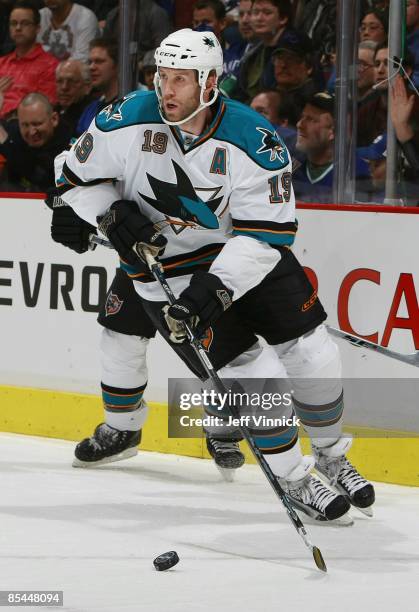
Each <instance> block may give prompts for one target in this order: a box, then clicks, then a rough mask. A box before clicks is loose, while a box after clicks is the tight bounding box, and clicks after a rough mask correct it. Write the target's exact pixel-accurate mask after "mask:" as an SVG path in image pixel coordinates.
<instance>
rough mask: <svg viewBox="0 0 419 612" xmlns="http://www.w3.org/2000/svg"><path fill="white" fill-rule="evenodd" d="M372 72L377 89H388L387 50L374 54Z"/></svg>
mask: <svg viewBox="0 0 419 612" xmlns="http://www.w3.org/2000/svg"><path fill="white" fill-rule="evenodd" d="M374 72H375V82H376V83H377V89H381V90H383V89H388V81H387V79H388V49H380V50H379V51H377V53H376V54H375V60H374ZM381 81H383V82H381ZM378 83H379V85H378Z"/></svg>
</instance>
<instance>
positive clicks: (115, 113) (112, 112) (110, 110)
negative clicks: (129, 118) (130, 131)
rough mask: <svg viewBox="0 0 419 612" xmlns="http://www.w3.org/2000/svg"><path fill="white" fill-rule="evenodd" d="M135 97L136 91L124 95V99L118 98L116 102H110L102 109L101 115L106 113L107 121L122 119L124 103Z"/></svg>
mask: <svg viewBox="0 0 419 612" xmlns="http://www.w3.org/2000/svg"><path fill="white" fill-rule="evenodd" d="M134 97H135V93H133V94H131V95H129V96H124V97H123V98H122V100H117V101H116V102H115V103H114V104H108V106H105V108H104V109H103V110H101V111H100V113H99V115H105V116H106V121H111V120H112V119H113V120H114V121H122V119H123V115H122V109H123V107H124V104H126V103H127V102H128V100H131V98H134Z"/></svg>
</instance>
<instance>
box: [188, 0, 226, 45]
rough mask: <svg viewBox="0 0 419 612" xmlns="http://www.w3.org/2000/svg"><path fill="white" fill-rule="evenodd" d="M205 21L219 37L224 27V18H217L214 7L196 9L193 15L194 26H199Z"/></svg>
mask: <svg viewBox="0 0 419 612" xmlns="http://www.w3.org/2000/svg"><path fill="white" fill-rule="evenodd" d="M202 23H204V24H205V25H208V26H209V27H210V28H211V29H212V31H213V32H214V34H215V35H216V37H217V38H219V37H220V34H221V32H222V30H223V29H224V25H225V23H224V19H217V17H216V15H215V11H214V9H213V8H210V7H207V8H202V9H194V11H193V16H192V26H193V27H194V28H196V27H198V26H199V25H200V24H202Z"/></svg>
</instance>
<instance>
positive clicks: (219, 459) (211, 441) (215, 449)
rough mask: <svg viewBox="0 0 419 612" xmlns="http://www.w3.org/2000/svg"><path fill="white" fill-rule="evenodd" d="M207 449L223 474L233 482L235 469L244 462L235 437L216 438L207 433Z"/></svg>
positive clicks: (226, 479) (227, 480) (224, 477)
mask: <svg viewBox="0 0 419 612" xmlns="http://www.w3.org/2000/svg"><path fill="white" fill-rule="evenodd" d="M205 435H206V440H207V449H208V452H209V454H210V455H211V457H212V458H213V459H214V462H215V465H216V466H217V468H218V470H219V472H220V474H221V476H222V477H223V479H224V480H225V481H226V482H233V480H234V474H235V470H237V469H238V468H240V467H241V466H242V465H243V463H244V455H243V453H242V452H241V450H240V447H239V443H238V441H237V440H235V439H229V440H227V439H225V438H224V439H220V438H214V437H213V436H211V435H210V434H209V433H206V434H205Z"/></svg>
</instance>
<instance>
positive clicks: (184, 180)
mask: <svg viewBox="0 0 419 612" xmlns="http://www.w3.org/2000/svg"><path fill="white" fill-rule="evenodd" d="M172 164H173V168H174V170H175V174H176V183H167V182H166V181H161V180H160V179H157V178H156V177H154V176H151V174H149V173H148V172H147V178H148V182H149V184H150V187H151V189H152V190H153V193H154V196H155V198H156V199H155V200H153V198H150V197H149V196H146V195H144V194H142V193H140V194H139V195H140V196H141V197H142V198H143V200H145V201H146V202H147V203H148V204H150V206H152V207H153V208H155V209H156V210H158V211H159V212H161V213H163V214H164V215H165V216H166V217H169V218H171V217H175V218H177V219H181V220H182V221H183V223H184V226H189V227H193V226H194V225H199V226H201V227H203V228H205V229H218V228H219V222H218V217H217V215H216V214H215V211H216V210H217V208H218V206H219V205H220V203H221V202H222V199H223V198H222V197H219V198H213V199H212V200H208V201H207V202H204V201H203V200H202V199H201V198H200V197H199V195H198V194H197V192H196V190H195V188H194V186H193V185H192V183H191V180H190V179H189V177H188V175H187V174H186V172H185V171H184V170H183V169H182V168H181V167H180V166H179V164H177V163H176V162H175V161H174V160H172Z"/></svg>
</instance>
